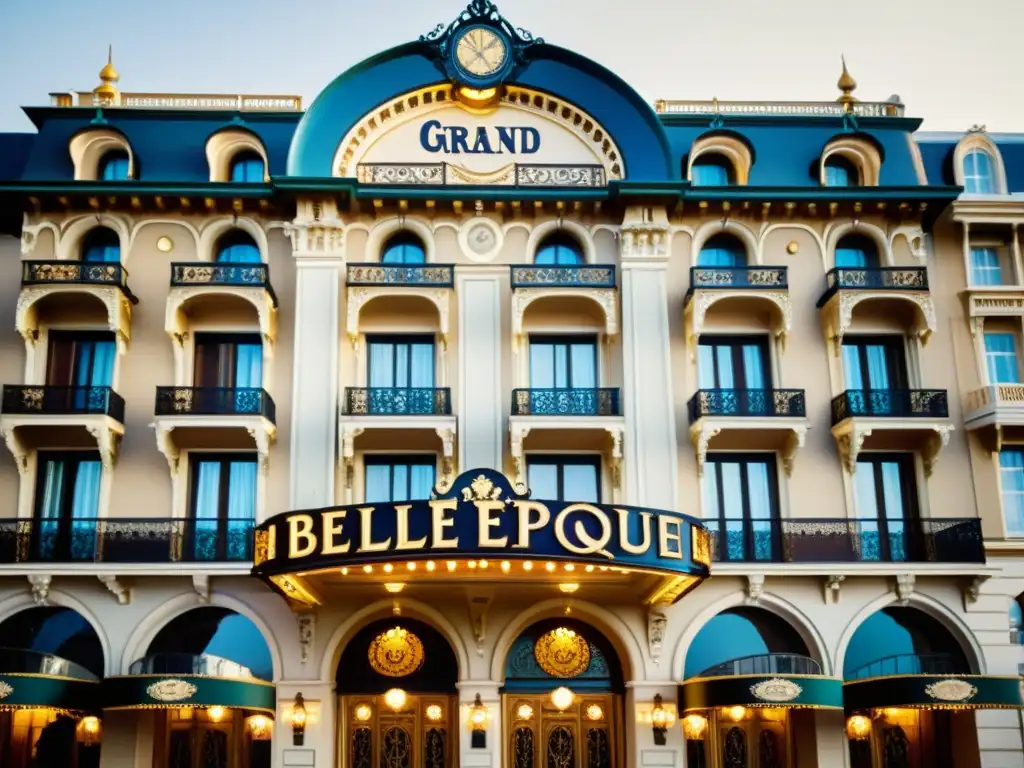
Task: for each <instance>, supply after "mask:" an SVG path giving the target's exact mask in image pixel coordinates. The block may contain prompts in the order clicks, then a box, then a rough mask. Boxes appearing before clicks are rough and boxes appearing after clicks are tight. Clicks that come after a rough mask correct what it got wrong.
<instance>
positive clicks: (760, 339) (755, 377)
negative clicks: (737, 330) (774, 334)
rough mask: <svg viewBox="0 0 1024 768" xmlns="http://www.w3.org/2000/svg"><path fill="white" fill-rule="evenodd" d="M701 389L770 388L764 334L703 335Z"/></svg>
mask: <svg viewBox="0 0 1024 768" xmlns="http://www.w3.org/2000/svg"><path fill="white" fill-rule="evenodd" d="M698 355H699V357H698V359H697V373H698V386H699V388H700V389H770V388H771V374H770V373H769V371H768V340H767V338H766V337H764V336H702V337H701V338H700V342H699V344H698Z"/></svg>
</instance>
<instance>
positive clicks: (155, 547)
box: [0, 517, 253, 564]
mask: <svg viewBox="0 0 1024 768" xmlns="http://www.w3.org/2000/svg"><path fill="white" fill-rule="evenodd" d="M252 546H253V521H252V520H244V519H226V520H217V519H208V520H202V519H201V520H196V519H189V518H174V519H163V518H122V517H118V518H77V517H76V518H70V517H68V518H48V519H43V520H38V519H32V520H0V563H157V564H159V563H178V562H192V563H202V562H213V563H217V562H248V561H250V560H252Z"/></svg>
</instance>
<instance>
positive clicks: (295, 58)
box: [0, 0, 1024, 133]
mask: <svg viewBox="0 0 1024 768" xmlns="http://www.w3.org/2000/svg"><path fill="white" fill-rule="evenodd" d="M466 2H467V0H443V1H441V0H362V1H361V2H356V1H355V0H301V2H300V1H298V0H173V1H172V2H154V0H148V1H147V0H142V1H141V2H140V0H102V2H98V1H97V0H0V66H3V68H4V75H5V76H4V78H3V80H4V85H3V88H2V89H0V131H31V130H32V126H31V123H30V122H29V121H28V119H27V118H26V117H25V116H24V114H23V113H22V111H21V107H22V106H29V105H43V104H47V103H48V102H49V97H48V94H49V93H51V92H54V91H67V90H72V89H74V90H91V89H92V88H94V87H95V86H96V85H98V83H99V80H98V77H97V75H98V72H99V70H100V68H101V67H102V66H103V64H104V63H105V61H106V53H107V44H108V43H110V44H112V45H113V46H114V64H115V66H116V67H117V69H118V70H119V71H120V73H121V83H120V86H121V88H122V90H125V91H145V92H172V93H182V92H185V93H196V92H204V93H273V94H296V95H300V96H302V97H303V103H304V105H308V104H309V103H310V102H311V101H312V99H313V98H314V97H315V96H316V94H317V93H319V91H320V90H321V89H322V88H323V87H324V86H325V85H327V83H329V82H330V81H331V80H332V79H333V78H334V77H336V76H337V75H338V74H340V73H341V72H343V71H344V70H346V69H347V68H348V67H350V66H352V65H353V64H356V63H357V62H359V61H361V60H362V59H363V58H365V57H367V56H370V55H372V54H375V53H378V52H380V51H382V50H385V49H387V48H389V47H391V46H393V45H397V44H399V43H403V42H407V41H409V40H412V39H415V38H417V37H418V36H419V35H421V34H423V33H425V32H428V31H429V30H430V29H431V28H433V26H434V25H435V24H436V23H438V22H442V21H443V22H445V23H447V22H449V21H451V20H452V19H454V18H455V16H456V15H457V14H458V13H459V11H460V10H461V9H462V8H463V7H464V6H465V3H466ZM498 6H499V8H500V9H501V11H502V13H503V14H504V16H505V17H506V18H507V19H508V20H509V21H510V22H511V23H512V24H513V25H515V26H519V27H524V28H526V29H529V30H530V31H532V32H533V33H534V34H535V35H539V36H542V37H544V38H545V40H547V42H549V43H554V44H557V45H560V46H563V47H565V48H570V49H573V50H575V51H577V52H578V53H581V54H583V55H585V56H588V57H590V58H592V59H595V60H596V61H598V62H600V63H601V64H604V65H605V66H606V67H608V68H609V69H611V70H612V71H614V72H616V73H617V74H618V75H619V76H620V77H622V78H623V79H624V80H625V81H626V82H628V83H630V84H631V85H632V86H633V87H634V88H635V89H636V90H637V91H638V92H639V93H640V95H641V96H643V97H644V98H645V99H647V100H648V101H650V102H653V101H655V100H656V99H660V98H664V99H673V98H675V99H711V98H714V97H717V98H719V99H721V100H723V101H725V100H734V99H735V100H740V99H743V100H794V101H823V100H832V99H834V98H835V97H836V96H837V95H838V91H837V90H836V80H837V79H838V76H839V73H840V54H841V53H844V54H845V55H846V61H847V64H848V65H849V69H850V73H851V74H852V75H853V77H854V78H855V79H856V80H857V83H858V86H859V87H858V89H857V91H856V93H855V95H856V96H858V97H859V98H860V99H862V100H864V101H875V100H878V101H881V100H885V99H887V98H888V97H889V96H891V95H892V94H899V96H900V97H901V98H902V100H903V102H904V103H905V104H906V105H907V113H908V114H909V115H912V116H915V117H922V118H924V119H925V124H924V126H923V128H924V129H926V130H951V131H963V130H966V129H968V128H970V127H971V126H973V125H976V124H980V125H985V126H986V127H987V129H988V130H989V131H993V132H1015V131H1016V132H1022V133H1024V98H1021V96H1022V90H1024V55H1022V54H1021V47H1022V45H1024V43H1022V40H1024V38H1022V35H1021V32H1022V30H1024V0H845V1H840V0H699V1H698V0H500V1H499V2H498Z"/></svg>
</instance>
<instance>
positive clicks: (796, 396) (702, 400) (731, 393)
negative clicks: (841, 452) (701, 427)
mask: <svg viewBox="0 0 1024 768" xmlns="http://www.w3.org/2000/svg"><path fill="white" fill-rule="evenodd" d="M687 409H688V410H689V414H690V423H691V424H692V423H693V422H695V421H697V420H698V419H701V418H704V417H705V416H753V417H759V416H799V417H803V416H806V415H807V408H806V405H805V403H804V390H802V389H699V390H697V393H696V394H695V395H694V396H693V397H691V398H690V402H689V403H688V404H687Z"/></svg>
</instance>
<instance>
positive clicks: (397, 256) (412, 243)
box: [380, 231, 427, 264]
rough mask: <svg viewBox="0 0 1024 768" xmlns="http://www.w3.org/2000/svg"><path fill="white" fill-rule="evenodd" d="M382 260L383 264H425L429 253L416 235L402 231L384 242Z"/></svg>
mask: <svg viewBox="0 0 1024 768" xmlns="http://www.w3.org/2000/svg"><path fill="white" fill-rule="evenodd" d="M380 260H381V263H382V264H423V263H424V262H426V260H427V253H426V251H425V250H424V248H423V243H422V242H421V241H420V239H419V238H418V237H416V235H414V234H413V233H412V232H409V231H402V232H399V233H398V234H397V235H394V236H393V237H392V238H391V239H390V240H388V241H387V242H386V243H385V244H384V250H383V251H382V252H381V256H380Z"/></svg>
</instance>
